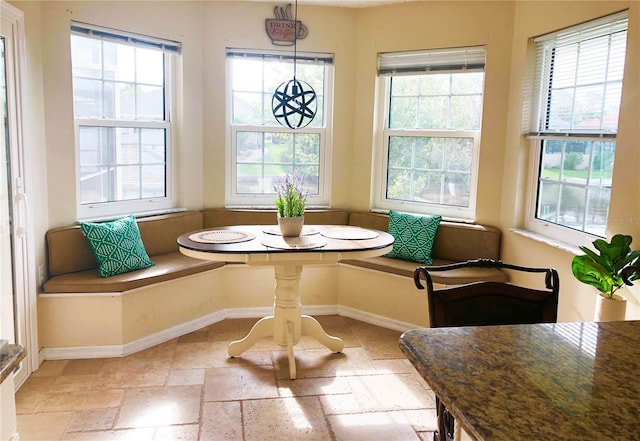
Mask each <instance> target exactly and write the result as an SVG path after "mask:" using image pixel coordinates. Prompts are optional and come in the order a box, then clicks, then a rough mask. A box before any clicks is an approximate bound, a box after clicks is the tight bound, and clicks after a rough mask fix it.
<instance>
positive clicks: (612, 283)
mask: <svg viewBox="0 0 640 441" xmlns="http://www.w3.org/2000/svg"><path fill="white" fill-rule="evenodd" d="M632 240H633V239H632V237H631V236H626V235H623V234H616V235H615V236H613V237H612V238H611V241H610V242H607V241H606V240H604V239H596V240H594V241H593V246H594V247H595V249H596V251H592V250H590V249H589V248H587V247H580V249H581V250H582V251H583V252H584V253H585V254H584V255H581V256H575V257H574V258H573V261H572V262H571V271H572V272H573V275H574V276H575V277H576V279H578V280H579V281H580V282H582V283H586V284H588V285H591V286H594V287H595V288H596V289H597V290H598V291H599V292H600V294H601V295H602V296H603V297H605V298H607V299H613V298H614V296H615V292H616V291H617V290H618V289H620V288H622V286H624V284H625V283H624V280H623V278H622V272H623V270H624V269H625V268H626V267H628V266H631V265H634V264H638V263H640V260H639V259H638V258H639V257H640V250H632V249H631V241H632ZM638 278H640V275H639V274H638V273H635V274H631V275H630V276H628V278H627V279H628V280H629V281H632V280H636V279H638Z"/></svg>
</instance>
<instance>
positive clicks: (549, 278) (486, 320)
mask: <svg viewBox="0 0 640 441" xmlns="http://www.w3.org/2000/svg"><path fill="white" fill-rule="evenodd" d="M463 267H484V268H487V267H489V268H506V269H510V270H514V271H524V272H529V273H544V275H545V285H544V286H545V287H544V288H540V289H536V288H528V287H523V286H518V285H513V284H510V283H500V282H481V281H480V282H474V283H469V284H466V285H457V286H450V287H446V288H442V289H437V290H436V289H434V288H433V282H432V279H431V275H430V273H432V272H439V271H448V270H452V269H456V268H463ZM421 276H424V279H425V281H426V289H427V300H428V303H429V321H430V324H431V327H432V328H438V327H445V326H484V325H513V324H532V323H555V322H556V321H557V316H558V292H559V289H560V281H559V277H558V272H557V271H556V270H555V269H553V268H533V267H524V266H518V265H510V264H506V263H504V262H502V261H500V260H493V259H476V260H469V261H466V262H460V263H454V264H451V265H441V266H429V267H425V266H423V267H418V268H416V270H415V272H414V282H415V285H416V287H417V288H418V289H424V288H425V287H424V286H423V285H422V283H421Z"/></svg>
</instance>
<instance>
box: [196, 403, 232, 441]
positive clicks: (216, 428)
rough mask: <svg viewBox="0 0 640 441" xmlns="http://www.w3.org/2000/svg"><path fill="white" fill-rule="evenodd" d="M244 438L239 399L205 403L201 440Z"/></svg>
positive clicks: (222, 440)
mask: <svg viewBox="0 0 640 441" xmlns="http://www.w3.org/2000/svg"><path fill="white" fill-rule="evenodd" d="M240 439H242V411H241V405H240V402H239V401H223V402H211V403H204V405H203V406H202V428H201V430H200V440H201V441H210V440H216V441H235V440H240Z"/></svg>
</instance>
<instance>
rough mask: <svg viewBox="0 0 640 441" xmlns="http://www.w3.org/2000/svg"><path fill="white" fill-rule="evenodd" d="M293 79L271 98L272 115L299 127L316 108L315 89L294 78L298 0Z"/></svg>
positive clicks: (280, 121) (282, 85)
mask: <svg viewBox="0 0 640 441" xmlns="http://www.w3.org/2000/svg"><path fill="white" fill-rule="evenodd" d="M294 23H295V26H294V36H293V79H292V80H289V81H285V82H284V83H282V84H280V85H279V86H278V87H277V88H276V90H275V92H274V93H273V97H272V99H271V109H272V111H273V116H274V118H275V119H276V121H278V123H280V124H281V125H283V126H286V127H289V128H290V129H301V128H303V127H306V126H308V125H309V123H311V121H313V118H315V116H316V111H317V109H318V100H317V96H316V92H315V90H313V87H311V85H310V84H308V83H306V82H304V81H300V80H298V79H297V78H296V65H297V50H298V0H296V11H295V18H294Z"/></svg>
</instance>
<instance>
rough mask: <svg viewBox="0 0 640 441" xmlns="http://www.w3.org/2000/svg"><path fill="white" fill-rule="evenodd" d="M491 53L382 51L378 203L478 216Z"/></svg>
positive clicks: (466, 50) (471, 50)
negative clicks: (486, 67)
mask: <svg viewBox="0 0 640 441" xmlns="http://www.w3.org/2000/svg"><path fill="white" fill-rule="evenodd" d="M484 62H485V51H484V48H482V47H471V48H454V49H440V50H428V51H419V52H394V53H383V54H380V57H379V69H378V72H379V77H380V84H381V92H380V96H381V97H382V98H383V100H384V102H383V103H381V106H380V108H381V109H384V111H383V113H382V115H381V127H382V131H381V139H379V145H380V147H381V148H379V149H378V150H379V155H378V159H377V161H376V180H377V182H376V190H375V191H376V193H375V208H380V209H399V210H404V211H414V212H424V213H432V214H441V215H445V216H450V217H458V218H468V219H472V218H473V217H474V216H475V193H476V181H477V162H478V149H479V143H480V127H481V123H482V103H483V99H482V97H483V89H484Z"/></svg>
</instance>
